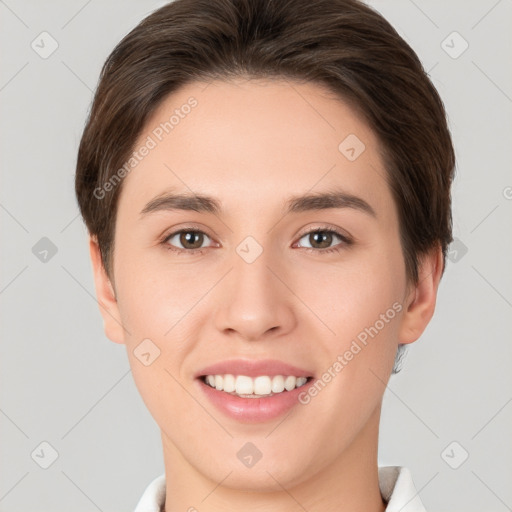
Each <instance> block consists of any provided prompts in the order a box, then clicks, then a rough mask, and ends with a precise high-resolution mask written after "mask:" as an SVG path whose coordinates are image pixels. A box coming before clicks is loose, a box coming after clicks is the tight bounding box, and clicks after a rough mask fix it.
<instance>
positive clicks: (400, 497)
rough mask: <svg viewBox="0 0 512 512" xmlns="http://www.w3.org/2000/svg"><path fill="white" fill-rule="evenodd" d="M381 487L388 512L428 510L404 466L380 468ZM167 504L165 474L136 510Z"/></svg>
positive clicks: (157, 510) (155, 511)
mask: <svg viewBox="0 0 512 512" xmlns="http://www.w3.org/2000/svg"><path fill="white" fill-rule="evenodd" d="M379 487H380V493H381V495H382V498H383V499H384V501H385V502H386V504H387V506H386V512H426V511H425V508H424V507H423V505H422V503H421V500H420V498H419V496H418V493H417V491H416V488H415V487H414V482H413V481H412V476H411V472H410V471H409V470H408V469H407V468H406V467H403V466H383V467H380V468H379ZM164 504H165V474H164V475H160V476H159V477H157V478H155V479H154V480H153V481H152V482H151V483H150V484H149V485H148V487H147V488H146V490H145V491H144V494H143V495H142V497H141V498H140V500H139V502H138V504H137V506H136V507H135V511H134V512H161V511H162V510H163V506H164Z"/></svg>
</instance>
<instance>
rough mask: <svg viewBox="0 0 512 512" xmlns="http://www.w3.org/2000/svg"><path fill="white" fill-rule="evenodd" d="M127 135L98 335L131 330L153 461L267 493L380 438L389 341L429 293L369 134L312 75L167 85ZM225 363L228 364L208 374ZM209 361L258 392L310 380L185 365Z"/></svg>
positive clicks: (408, 336)
mask: <svg viewBox="0 0 512 512" xmlns="http://www.w3.org/2000/svg"><path fill="white" fill-rule="evenodd" d="M173 115H174V118H171V116H173ZM166 122H167V125H166V124H165V123H166ZM144 146H145V147H146V148H148V149H147V150H144V149H142V148H143V147H144ZM134 149H135V150H138V154H139V157H140V158H139V159H138V160H137V162H136V164H135V165H134V166H133V168H132V169H131V170H130V172H129V173H128V174H127V176H126V177H125V179H124V182H123V185H122V193H121V196H120V201H119V205H118V213H117V221H116V230H115V253H114V260H113V263H114V266H113V268H114V275H113V282H114V288H115V298H112V299H108V298H107V295H108V293H107V292H102V291H101V290H102V289H103V290H104V289H105V288H106V287H105V282H106V281H105V278H104V277H101V276H100V273H99V270H98V269H99V267H98V266H96V275H97V281H96V283H97V287H98V294H99V296H100V300H102V302H103V303H104V304H105V305H106V309H108V314H106V313H105V312H104V318H105V327H106V332H107V335H108V336H109V338H111V339H112V340H113V341H116V342H119V343H125V344H126V347H127V351H128V356H129V360H130V364H131V368H132V373H133V377H134V379H135V382H136V385H137V387H138V389H139V391H140V393H141V396H142V398H143V400H144V401H145V403H146V405H147V407H148V409H149V411H150V413H151V414H152V416H153V417H154V419H155V420H156V422H157V423H158V425H159V427H160V428H161V431H162V439H163V442H164V451H165V453H166V457H172V458H173V459H174V460H175V461H178V460H179V461H181V462H180V464H181V465H182V466H183V467H185V466H186V467H188V468H189V470H191V471H195V472H197V473H200V474H202V475H204V476H205V477H207V478H210V479H212V480H214V481H216V482H218V481H220V480H221V479H222V478H223V477H224V476H226V475H228V474H229V475H230V476H229V480H227V481H226V482H225V484H226V485H229V486H231V487H233V488H244V489H254V490H256V489H258V490H261V489H267V490H268V489H276V488H277V487H276V485H277V484H276V480H277V481H279V483H280V485H282V486H284V487H288V486H290V485H293V484H297V483H300V482H302V481H305V480H306V479H308V478H312V477H313V476H314V475H318V474H321V472H322V471H325V470H326V468H328V467H332V466H333V465H334V464H336V461H338V460H340V459H342V458H343V457H344V456H345V457H350V456H352V455H350V454H351V450H352V451H354V450H353V447H354V446H356V445H357V443H361V442H362V441H361V440H363V439H364V440H366V442H369V441H368V440H369V439H370V438H372V439H373V438H375V437H376V429H377V424H378V417H379V412H380V403H381V400H382V395H383V392H384V388H385V382H387V380H388V378H389V375H390V372H391V369H392V366H393V361H394V356H395V352H396V349H397V344H398V343H399V342H402V343H407V342H410V341H413V339H415V338H416V337H417V335H419V333H420V332H421V330H423V328H424V327H425V325H426V322H428V319H429V318H430V316H429V311H430V310H429V309H428V307H426V306H425V305H424V306H423V310H422V312H421V311H420V313H421V314H417V315H416V317H413V314H414V312H415V311H416V310H415V309H414V308H415V307H416V306H417V303H415V302H414V300H415V298H416V300H417V302H419V300H418V297H422V296H425V294H423V295H421V293H418V289H414V288H413V289H412V291H411V288H410V287H409V286H408V283H407V281H406V272H405V264H404V259H403V254H402V250H401V246H400V237H399V223H398V217H397V211H396V207H395V204H394V202H393V199H392V196H391V192H390V189H389V186H388V184H387V181H386V170H385V169H384V166H383V162H382V160H381V157H380V149H379V142H378V140H377V138H376V136H375V135H374V134H373V132H372V130H371V129H370V128H369V127H368V126H367V125H366V124H365V122H363V120H362V119H361V118H360V117H359V116H358V115H357V113H356V112H355V111H354V110H352V109H351V108H350V107H349V106H348V105H347V104H345V103H344V102H343V101H341V100H340V99H338V98H335V97H333V96H332V95H329V94H328V93H327V92H326V91H325V90H323V89H322V88H320V87H319V86H318V85H313V84H292V83H290V82H286V81H254V80H252V81H243V80H236V81H232V82H229V83H227V82H221V81H217V82H212V83H210V84H208V86H206V84H204V83H194V84H190V85H187V86H186V87H184V88H182V89H181V90H180V91H178V92H177V93H175V94H173V95H171V96H169V97H168V98H167V99H166V101H165V102H164V103H163V104H162V105H161V106H160V108H159V109H158V110H157V111H156V112H155V113H154V115H153V116H152V117H151V119H150V120H149V121H148V123H147V124H146V127H145V129H144V130H143V132H142V133H141V134H140V136H139V139H138V141H137V143H136V145H135V148H134ZM326 194H331V195H330V196H326ZM177 195H179V196H187V197H180V198H176V197H174V198H173V197H171V196H177ZM203 196H204V197H203ZM305 196H307V197H305ZM309 196H314V197H313V198H311V197H309ZM199 197H201V198H202V199H201V200H200V199H198V198H199ZM308 197H309V199H308ZM301 198H302V199H301ZM214 206H216V208H214ZM93 259H94V258H93ZM102 279H103V281H101V280H102ZM102 293H104V295H103V296H102ZM427 295H428V293H427ZM427 302H428V301H427ZM415 304H416V306H415ZM429 304H430V306H432V307H433V305H432V300H430V303H429ZM420 309H421V308H420ZM427 317H428V318H427ZM120 325H122V326H123V328H121V327H120ZM240 360H243V361H245V362H248V363H249V365H248V366H243V365H242V363H240ZM268 360H273V361H274V365H272V364H270V365H268V364H267V365H265V364H263V365H262V366H257V365H256V366H254V367H253V366H251V363H253V362H256V363H259V362H262V361H263V362H268ZM275 361H277V362H278V363H282V364H283V365H291V366H293V367H295V369H294V370H292V369H286V368H284V367H281V366H278V365H276V363H275ZM222 362H227V363H228V366H227V367H226V368H227V370H226V368H218V369H213V370H205V369H206V368H207V367H209V366H211V365H214V364H216V363H222ZM230 363H232V365H231V366H229V364H230ZM237 365H238V366H237ZM237 368H238V370H237ZM212 372H213V373H214V374H217V375H224V374H227V373H231V374H234V376H235V377H236V376H237V375H246V376H247V375H248V376H251V375H252V376H254V377H255V376H257V375H258V376H262V377H264V376H267V377H269V379H265V378H263V379H259V381H258V382H259V384H261V385H262V386H263V387H262V388H258V389H259V390H260V392H261V393H263V394H265V392H263V391H261V390H262V389H264V388H265V386H266V385H267V384H268V382H269V381H270V385H275V386H277V388H276V389H278V388H279V385H280V384H279V378H278V379H275V376H276V375H282V374H284V377H287V375H286V374H287V373H288V372H289V375H292V376H297V377H301V376H302V377H307V378H308V380H307V381H306V383H305V384H304V385H303V386H301V387H299V388H297V389H295V390H293V391H291V390H290V391H286V390H285V391H283V392H282V393H277V392H276V393H275V394H274V395H273V396H270V397H265V398H240V397H238V396H233V395H232V394H230V393H229V392H226V391H221V390H217V389H214V388H212V387H208V385H207V384H205V383H204V382H203V380H202V379H200V378H198V375H204V374H205V373H208V374H211V373H212ZM293 372H295V373H297V374H298V375H294V373H293ZM256 380H257V379H256ZM228 381H229V378H228ZM242 381H243V379H242ZM218 382H219V379H218V378H217V384H218ZM246 382H247V381H246ZM250 382H251V383H255V382H256V381H255V380H252V379H251V380H250ZM276 382H277V384H276ZM292 383H293V380H292V379H288V385H289V387H291V386H292ZM235 384H236V381H235ZM242 384H243V382H242ZM242 384H240V385H241V386H242ZM294 384H295V386H297V384H301V380H299V382H298V383H297V382H295V383H294ZM214 385H216V384H215V383H214ZM226 385H227V386H228V389H229V384H227V381H226ZM238 389H242V388H238ZM245 392H246V393H247V391H245ZM266 393H268V391H267V392H266ZM286 393H290V395H292V394H293V400H290V399H289V398H286V399H283V395H285V394H286ZM263 400H264V401H265V402H263ZM259 401H261V402H260V404H261V405H260V404H258V402H259ZM249 402H250V403H249ZM247 443H252V444H247ZM240 450H242V451H241V452H240ZM244 450H245V451H244ZM258 452H259V454H261V459H260V460H259V461H258V462H257V463H256V464H254V465H252V466H251V463H248V464H246V463H245V462H244V460H249V459H248V458H247V459H244V457H247V455H249V456H256V458H257V457H258V456H259V455H258ZM359 453H360V452H359ZM354 454H355V452H354ZM354 454H353V455H354ZM354 456H355V455H354ZM176 463H177V464H178V462H176ZM190 468H192V469H190ZM269 473H270V474H271V475H272V478H271V477H270V476H269ZM279 488H280V487H279Z"/></svg>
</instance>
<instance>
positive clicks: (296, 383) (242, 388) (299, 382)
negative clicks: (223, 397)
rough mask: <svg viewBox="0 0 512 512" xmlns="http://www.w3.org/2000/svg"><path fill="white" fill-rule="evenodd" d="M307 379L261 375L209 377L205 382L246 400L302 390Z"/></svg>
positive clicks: (291, 376)
mask: <svg viewBox="0 0 512 512" xmlns="http://www.w3.org/2000/svg"><path fill="white" fill-rule="evenodd" d="M307 380H308V379H307V377H294V376H293V375H287V376H283V375H275V376H274V377H269V376H267V375H261V376H258V377H255V378H252V377H248V376H247V375H237V376H235V375H231V374H226V375H207V376H206V378H205V382H206V383H207V384H208V385H210V386H211V387H212V388H215V389H217V390H218V391H225V392H226V393H231V394H232V395H239V396H243V397H246V398H249V397H250V398H256V397H257V396H272V395H274V394H276V393H282V392H283V391H284V390H286V391H292V390H293V389H295V388H296V387H297V388H300V387H301V386H303V385H304V384H306V382H307Z"/></svg>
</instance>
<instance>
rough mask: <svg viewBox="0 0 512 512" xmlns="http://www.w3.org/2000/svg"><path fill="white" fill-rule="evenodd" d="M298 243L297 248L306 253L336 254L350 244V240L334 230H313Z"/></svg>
mask: <svg viewBox="0 0 512 512" xmlns="http://www.w3.org/2000/svg"><path fill="white" fill-rule="evenodd" d="M300 240H304V241H302V242H300V241H299V246H300V247H302V248H304V249H306V250H307V251H314V252H317V253H319V254H325V253H329V252H333V251H334V252H338V251H340V250H341V249H343V248H344V247H346V246H349V245H351V244H352V240H351V239H350V238H349V237H348V236H346V235H343V234H342V233H339V232H338V231H336V230H334V229H318V228H317V229H314V230H312V231H309V232H307V233H304V234H303V235H302V237H301V238H300Z"/></svg>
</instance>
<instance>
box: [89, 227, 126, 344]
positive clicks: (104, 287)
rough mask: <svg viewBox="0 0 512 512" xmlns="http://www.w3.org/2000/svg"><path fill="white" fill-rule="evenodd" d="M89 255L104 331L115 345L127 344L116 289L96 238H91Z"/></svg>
mask: <svg viewBox="0 0 512 512" xmlns="http://www.w3.org/2000/svg"><path fill="white" fill-rule="evenodd" d="M89 253H90V256H91V263H92V270H93V274H94V285H95V288H96V297H97V300H98V304H99V307H100V313H101V316H102V317H103V329H104V331H105V334H106V336H107V338H108V339H110V340H111V341H113V342H115V343H125V340H124V328H123V325H122V323H121V315H120V314H119V307H118V304H117V299H116V296H115V292H114V288H113V286H112V284H111V282H110V279H109V277H108V275H107V273H106V271H105V268H104V266H103V262H102V261H101V252H100V247H99V245H98V242H97V239H96V237H95V236H89Z"/></svg>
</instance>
